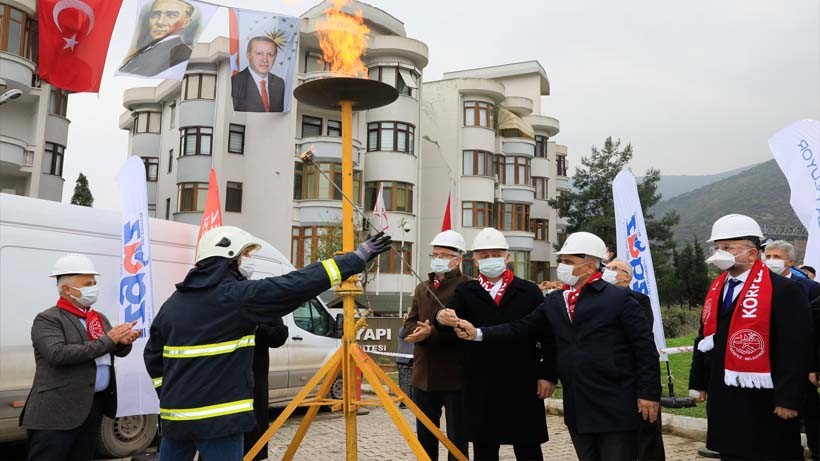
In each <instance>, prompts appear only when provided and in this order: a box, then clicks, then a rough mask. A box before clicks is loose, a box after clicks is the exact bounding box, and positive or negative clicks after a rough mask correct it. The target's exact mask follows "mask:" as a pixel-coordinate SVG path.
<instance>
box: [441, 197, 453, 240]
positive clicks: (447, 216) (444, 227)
mask: <svg viewBox="0 0 820 461" xmlns="http://www.w3.org/2000/svg"><path fill="white" fill-rule="evenodd" d="M452 196H453V193H452V192H451V193H450V195H448V196H447V209H446V210H444V221H442V223H441V231H442V232H444V231H446V230H450V229H452V228H453V223H452V220H451V219H450V198H451V197H452Z"/></svg>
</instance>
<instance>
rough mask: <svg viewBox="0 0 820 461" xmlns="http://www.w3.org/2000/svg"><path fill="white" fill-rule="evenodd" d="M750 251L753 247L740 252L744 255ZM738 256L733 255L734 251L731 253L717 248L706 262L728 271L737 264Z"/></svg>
mask: <svg viewBox="0 0 820 461" xmlns="http://www.w3.org/2000/svg"><path fill="white" fill-rule="evenodd" d="M749 251H751V249H748V250H746V251H744V252H742V253H740V254H741V255H742V254H743V253H747V252H749ZM737 256H740V255H737ZM737 256H735V255H733V254H732V253H729V252H728V251H726V250H715V252H714V253H713V254H712V256H709V257H708V258H706V263H708V264H713V265H714V266H715V267H717V268H718V269H720V270H722V271H726V270H729V269H731V268H732V267H733V266H734V265H735V264H737V259H736V258H737Z"/></svg>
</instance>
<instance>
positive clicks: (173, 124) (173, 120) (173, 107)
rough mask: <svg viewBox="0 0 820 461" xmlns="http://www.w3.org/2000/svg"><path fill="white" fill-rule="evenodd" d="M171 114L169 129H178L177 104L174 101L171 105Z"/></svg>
mask: <svg viewBox="0 0 820 461" xmlns="http://www.w3.org/2000/svg"><path fill="white" fill-rule="evenodd" d="M170 108H171V114H170V117H169V118H170V119H171V120H170V124H169V125H168V126H169V128H176V126H177V102H176V101H174V102H172V103H171V106H170Z"/></svg>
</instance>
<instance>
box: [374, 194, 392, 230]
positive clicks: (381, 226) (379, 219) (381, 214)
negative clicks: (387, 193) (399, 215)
mask: <svg viewBox="0 0 820 461" xmlns="http://www.w3.org/2000/svg"><path fill="white" fill-rule="evenodd" d="M383 189H384V186H383V185H382V186H380V187H379V194H378V195H377V196H376V205H375V206H374V207H373V227H375V228H376V229H378V230H379V231H380V232H381V231H384V230H387V229H388V228H389V227H390V222H389V221H388V219H387V209H386V208H385V207H384V197H383V196H382V190H383Z"/></svg>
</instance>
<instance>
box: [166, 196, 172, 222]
mask: <svg viewBox="0 0 820 461" xmlns="http://www.w3.org/2000/svg"><path fill="white" fill-rule="evenodd" d="M170 219H171V198H170V197H168V198H167V199H165V220H166V221H168V220H170Z"/></svg>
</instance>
